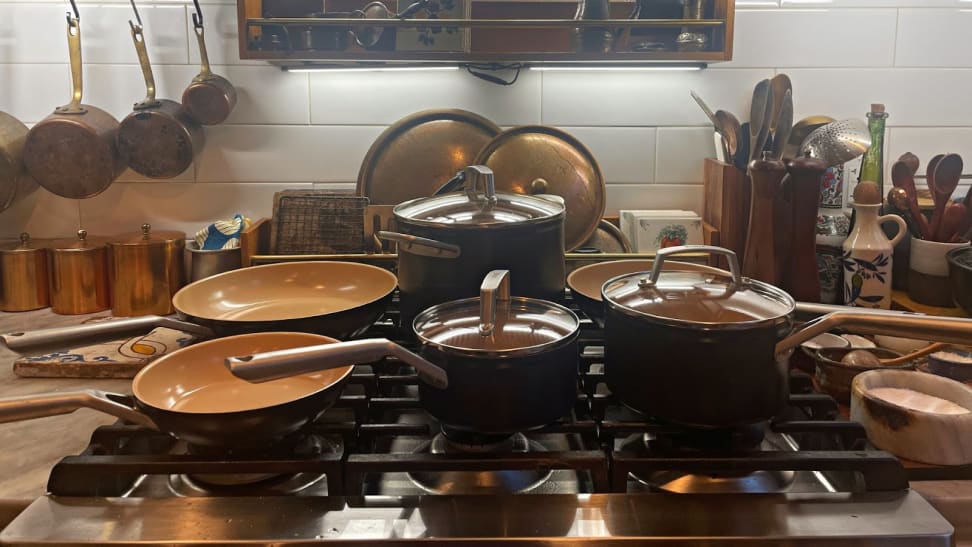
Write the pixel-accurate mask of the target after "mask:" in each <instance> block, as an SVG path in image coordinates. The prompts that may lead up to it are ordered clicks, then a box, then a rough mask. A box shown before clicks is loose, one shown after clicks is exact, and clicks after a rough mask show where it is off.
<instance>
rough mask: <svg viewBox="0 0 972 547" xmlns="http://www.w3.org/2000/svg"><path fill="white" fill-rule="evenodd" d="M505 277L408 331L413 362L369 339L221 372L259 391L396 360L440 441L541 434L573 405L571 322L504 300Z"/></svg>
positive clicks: (543, 305) (548, 305)
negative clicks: (315, 374)
mask: <svg viewBox="0 0 972 547" xmlns="http://www.w3.org/2000/svg"><path fill="white" fill-rule="evenodd" d="M510 277H511V276H510V273H509V272H508V271H505V270H498V271H493V272H490V273H489V274H488V275H487V276H486V278H485V279H484V280H483V283H482V288H481V292H482V294H481V296H480V297H478V298H467V299H462V300H456V301H452V302H447V303H445V304H441V305H438V306H434V307H431V308H429V309H427V310H425V311H423V312H422V313H420V314H419V315H418V316H417V317H416V318H415V321H414V323H413V329H414V331H415V334H416V336H417V338H418V340H419V342H420V349H419V355H415V354H413V353H411V352H409V351H408V350H406V349H405V348H402V347H401V346H399V345H398V344H395V343H393V342H390V341H388V340H385V339H371V340H358V341H354V342H345V343H342V344H332V345H323V346H316V347H309V348H300V349H294V350H287V351H279V352H267V353H264V354H260V355H250V356H243V357H237V358H231V359H228V360H227V366H229V367H230V369H231V370H232V371H233V374H236V375H237V376H239V377H241V378H244V379H246V380H250V381H257V382H260V381H266V380H276V379H279V378H282V377H286V376H290V375H293V374H306V373H308V372H312V371H315V370H318V369H320V368H322V367H325V366H332V365H334V364H336V363H347V362H353V363H365V362H369V361H375V360H378V359H380V358H382V357H385V356H395V357H398V358H399V359H401V360H402V361H404V362H405V363H407V364H411V365H413V366H416V369H417V371H418V372H419V377H420V378H421V379H422V380H423V381H422V382H421V383H420V384H419V395H420V398H421V401H422V406H423V407H424V408H425V409H426V410H427V411H428V412H429V414H431V415H432V416H433V417H434V418H436V419H437V420H438V421H439V422H440V423H441V424H442V425H443V426H444V427H443V431H447V432H448V431H450V430H459V431H463V432H469V433H478V434H485V435H496V436H503V435H508V434H510V433H515V432H518V431H526V430H530V429H535V428H538V427H542V426H545V425H547V424H550V423H553V422H555V421H557V420H558V419H559V418H561V417H563V416H564V415H566V414H568V413H569V412H570V410H571V408H572V407H573V404H574V402H575V400H576V397H577V365H578V359H579V356H578V355H579V354H578V349H577V337H578V333H579V332H580V320H579V319H578V318H577V316H576V315H574V313H573V312H571V311H570V310H568V309H567V308H565V307H563V306H561V305H559V304H555V303H553V302H547V301H543V300H538V299H533V298H523V297H510ZM440 369H441V371H444V373H445V375H447V376H448V380H447V382H446V381H445V380H446V379H445V378H444V377H443V378H439V377H438V376H437V375H436V373H437V371H440Z"/></svg>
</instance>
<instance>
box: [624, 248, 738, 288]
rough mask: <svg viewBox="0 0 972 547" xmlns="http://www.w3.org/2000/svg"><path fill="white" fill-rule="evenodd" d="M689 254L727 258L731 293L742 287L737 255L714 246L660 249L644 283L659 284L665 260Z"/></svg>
mask: <svg viewBox="0 0 972 547" xmlns="http://www.w3.org/2000/svg"><path fill="white" fill-rule="evenodd" d="M689 253H709V254H713V255H722V256H724V257H726V261H727V262H729V273H730V274H731V275H732V285H730V287H729V291H734V290H736V288H738V287H740V286H742V276H741V275H740V273H739V259H738V258H736V253H734V252H732V251H730V250H729V249H726V248H724V247H715V246H712V245H680V246H678V247H666V248H664V249H658V251H656V252H655V260H654V262H653V263H652V265H651V276H650V277H649V278H648V279H646V280H643V283H644V284H646V285H654V284H655V283H657V282H658V276H660V275H661V272H662V264H664V263H665V260H667V259H668V258H670V257H672V256H675V255H680V254H689Z"/></svg>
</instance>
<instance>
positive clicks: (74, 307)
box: [48, 230, 110, 315]
mask: <svg viewBox="0 0 972 547" xmlns="http://www.w3.org/2000/svg"><path fill="white" fill-rule="evenodd" d="M49 257H50V262H49V264H48V265H49V270H50V290H51V310H52V311H53V312H54V313H60V314H65V315H74V314H80V313H94V312H98V311H103V310H107V309H108V307H109V304H110V300H109V295H108V249H107V248H106V247H105V241H104V240H103V239H100V238H89V237H88V232H86V231H85V230H78V237H77V238H71V239H62V240H58V241H55V242H54V243H52V244H51V249H50V253H49Z"/></svg>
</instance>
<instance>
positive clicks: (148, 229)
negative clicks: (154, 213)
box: [142, 222, 152, 239]
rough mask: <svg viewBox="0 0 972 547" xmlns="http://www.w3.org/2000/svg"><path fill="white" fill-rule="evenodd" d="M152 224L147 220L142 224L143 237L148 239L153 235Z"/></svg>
mask: <svg viewBox="0 0 972 547" xmlns="http://www.w3.org/2000/svg"><path fill="white" fill-rule="evenodd" d="M151 231H152V225H151V224H149V223H148V222H146V223H145V224H142V239H148V238H149V237H150V236H151Z"/></svg>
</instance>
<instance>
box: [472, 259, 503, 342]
mask: <svg viewBox="0 0 972 547" xmlns="http://www.w3.org/2000/svg"><path fill="white" fill-rule="evenodd" d="M509 301H510V271H509V270H493V271H491V272H489V273H488V274H486V277H485V278H484V279H483V284H482V285H480V287H479V334H480V336H490V335H491V334H493V330H494V329H495V328H496V308H497V307H498V306H499V303H500V302H509Z"/></svg>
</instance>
